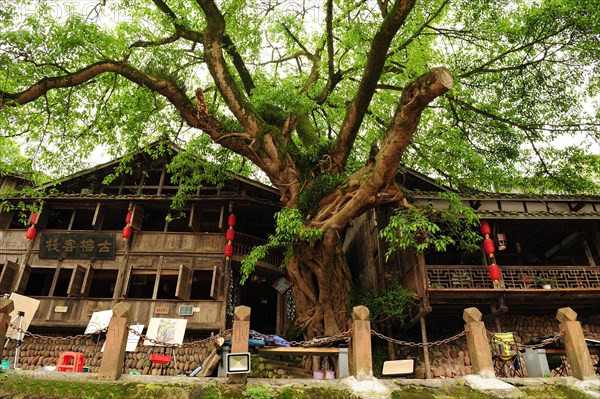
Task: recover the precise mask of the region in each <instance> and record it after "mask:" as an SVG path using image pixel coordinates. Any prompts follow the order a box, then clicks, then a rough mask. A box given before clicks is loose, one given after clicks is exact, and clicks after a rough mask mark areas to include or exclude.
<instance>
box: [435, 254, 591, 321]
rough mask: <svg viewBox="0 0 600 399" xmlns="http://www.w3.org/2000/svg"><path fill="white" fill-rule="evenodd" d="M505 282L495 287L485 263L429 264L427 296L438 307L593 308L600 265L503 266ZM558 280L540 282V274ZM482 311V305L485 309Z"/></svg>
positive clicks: (586, 309)
mask: <svg viewBox="0 0 600 399" xmlns="http://www.w3.org/2000/svg"><path fill="white" fill-rule="evenodd" d="M500 269H501V271H502V278H503V280H504V285H503V286H502V287H500V288H494V287H493V285H492V282H491V280H490V276H489V271H488V268H487V267H486V266H464V265H461V266H450V265H445V266H437V265H436V266H429V265H428V266H427V296H428V298H429V301H430V303H431V304H432V306H433V307H434V309H435V305H436V304H437V305H439V306H441V307H442V308H445V309H447V308H450V307H455V308H460V307H463V306H466V305H470V306H473V305H478V304H481V305H484V304H485V305H489V304H494V305H497V304H498V302H497V300H498V299H501V300H502V303H503V304H504V305H507V306H508V307H509V308H512V310H521V311H525V312H532V313H538V312H545V311H553V310H554V311H555V310H556V309H558V308H559V307H563V306H571V307H573V308H574V309H576V310H580V311H583V312H587V311H594V309H597V303H598V301H599V300H600V267H596V266H500ZM540 277H542V278H546V279H552V280H555V281H556V283H553V284H551V289H543V288H542V287H540V286H538V284H537V279H538V278H540ZM482 311H483V309H482Z"/></svg>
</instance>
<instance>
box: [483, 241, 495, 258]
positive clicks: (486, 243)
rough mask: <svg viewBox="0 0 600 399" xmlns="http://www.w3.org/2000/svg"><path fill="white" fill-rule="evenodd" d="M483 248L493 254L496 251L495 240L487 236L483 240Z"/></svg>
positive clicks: (487, 252)
mask: <svg viewBox="0 0 600 399" xmlns="http://www.w3.org/2000/svg"><path fill="white" fill-rule="evenodd" d="M483 250H484V251H485V253H486V254H488V255H491V254H493V253H494V240H492V239H491V238H486V239H485V240H483Z"/></svg>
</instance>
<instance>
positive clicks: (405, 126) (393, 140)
mask: <svg viewBox="0 0 600 399" xmlns="http://www.w3.org/2000/svg"><path fill="white" fill-rule="evenodd" d="M453 84H454V82H453V79H452V75H450V72H449V71H448V70H447V69H446V68H443V67H442V68H434V69H432V70H431V71H429V72H427V73H426V74H424V75H421V76H420V77H419V78H417V80H415V81H414V82H412V83H410V84H409V85H408V86H407V87H406V88H405V89H404V92H403V93H402V98H401V99H400V103H399V105H398V108H397V109H396V112H395V114H394V119H393V121H392V123H391V124H390V126H389V127H388V129H387V131H386V133H385V137H384V139H383V143H382V145H381V149H380V150H379V152H378V153H377V155H376V156H375V167H374V168H375V175H374V181H379V182H380V183H379V184H391V182H393V181H394V177H395V175H396V170H397V169H398V165H400V160H401V159H402V155H403V153H404V150H405V149H406V147H407V146H408V144H409V143H410V141H411V139H412V135H413V133H414V132H415V131H416V130H417V125H418V124H419V120H420V119H421V113H422V112H423V110H424V109H425V107H426V106H427V105H428V104H429V103H430V102H431V101H433V100H435V99H436V98H437V97H439V96H441V95H443V94H444V93H446V92H448V91H449V90H450V89H451V88H452V86H453Z"/></svg>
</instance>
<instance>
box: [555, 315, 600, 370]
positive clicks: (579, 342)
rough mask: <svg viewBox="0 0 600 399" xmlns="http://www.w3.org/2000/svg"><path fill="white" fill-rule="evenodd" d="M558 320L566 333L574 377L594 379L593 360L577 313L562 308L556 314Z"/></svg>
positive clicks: (568, 356)
mask: <svg viewBox="0 0 600 399" xmlns="http://www.w3.org/2000/svg"><path fill="white" fill-rule="evenodd" d="M556 319H557V320H558V321H560V331H564V332H565V335H564V336H563V341H564V343H565V351H566V352H567V359H569V364H570V365H571V372H572V373H573V377H575V378H578V379H580V380H584V379H586V378H594V366H593V365H592V358H591V357H590V351H589V349H588V347H587V344H586V342H585V336H584V335H583V330H582V328H581V323H580V322H579V321H577V313H575V311H574V310H573V309H571V308H561V309H558V312H556Z"/></svg>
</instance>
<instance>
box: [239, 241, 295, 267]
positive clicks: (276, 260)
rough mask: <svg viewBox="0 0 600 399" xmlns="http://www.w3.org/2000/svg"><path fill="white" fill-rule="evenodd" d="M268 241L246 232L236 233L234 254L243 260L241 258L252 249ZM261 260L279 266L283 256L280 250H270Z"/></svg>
mask: <svg viewBox="0 0 600 399" xmlns="http://www.w3.org/2000/svg"><path fill="white" fill-rule="evenodd" d="M266 243H267V240H265V239H262V238H258V237H254V236H251V235H249V234H244V233H235V239H234V240H233V243H232V244H233V255H234V257H239V258H240V259H239V260H241V258H243V257H244V256H246V255H248V254H249V253H250V251H252V248H254V247H257V246H259V245H264V244H266ZM236 260H238V259H236ZM260 262H264V263H267V264H269V265H273V266H279V265H280V264H281V262H283V256H282V255H281V252H280V251H270V252H269V253H267V256H266V257H265V258H264V259H262V260H261V261H260Z"/></svg>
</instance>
